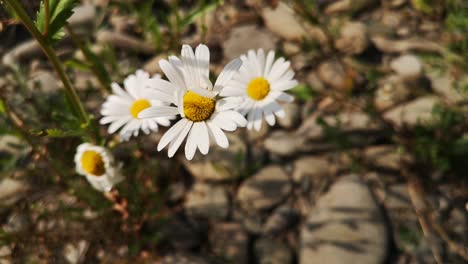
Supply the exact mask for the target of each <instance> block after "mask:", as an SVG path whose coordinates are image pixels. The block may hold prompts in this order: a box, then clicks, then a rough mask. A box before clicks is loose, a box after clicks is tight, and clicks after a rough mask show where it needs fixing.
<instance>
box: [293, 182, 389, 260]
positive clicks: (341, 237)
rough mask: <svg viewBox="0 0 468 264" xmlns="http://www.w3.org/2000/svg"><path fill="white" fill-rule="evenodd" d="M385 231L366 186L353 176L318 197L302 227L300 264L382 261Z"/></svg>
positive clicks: (386, 246) (382, 218)
mask: <svg viewBox="0 0 468 264" xmlns="http://www.w3.org/2000/svg"><path fill="white" fill-rule="evenodd" d="M388 239H389V238H388V234H387V228H386V226H385V222H384V217H383V216H382V214H381V212H380V210H379V207H378V206H377V204H376V202H375V200H374V199H373V196H372V194H371V192H370V190H369V189H368V187H367V186H366V185H365V184H364V183H363V182H362V181H361V180H359V178H358V177H357V176H355V175H350V176H346V177H343V178H341V179H339V180H338V181H337V182H336V183H335V184H333V185H332V186H331V187H330V190H329V192H328V193H326V194H325V195H324V196H322V197H320V198H319V200H318V201H317V204H316V207H315V208H314V209H312V211H311V212H310V214H309V216H308V218H307V221H306V223H305V224H304V226H303V228H302V230H301V249H300V260H299V263H301V264H314V263H320V264H321V263H329V264H333V263H347V262H349V260H353V262H355V263H369V264H370V263H372V264H373V263H384V261H385V259H386V256H387V248H388Z"/></svg>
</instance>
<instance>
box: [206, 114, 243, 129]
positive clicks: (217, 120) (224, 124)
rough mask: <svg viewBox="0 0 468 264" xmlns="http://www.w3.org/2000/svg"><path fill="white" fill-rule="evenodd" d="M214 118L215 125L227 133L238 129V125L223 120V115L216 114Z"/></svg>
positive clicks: (228, 120) (225, 119)
mask: <svg viewBox="0 0 468 264" xmlns="http://www.w3.org/2000/svg"><path fill="white" fill-rule="evenodd" d="M213 116H214V117H213V118H212V119H211V120H212V122H213V124H215V125H217V126H218V127H219V128H221V129H222V130H226V131H234V130H236V128H237V125H236V123H235V122H234V121H232V120H230V119H227V118H223V113H222V112H221V113H216V114H214V115H213Z"/></svg>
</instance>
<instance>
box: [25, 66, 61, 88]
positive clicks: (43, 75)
mask: <svg viewBox="0 0 468 264" xmlns="http://www.w3.org/2000/svg"><path fill="white" fill-rule="evenodd" d="M59 83H60V82H59V80H58V79H57V78H56V77H55V76H54V74H52V73H51V72H49V71H36V72H34V73H33V75H32V76H30V79H29V80H28V86H29V87H38V88H40V89H41V91H43V92H56V91H58V90H59Z"/></svg>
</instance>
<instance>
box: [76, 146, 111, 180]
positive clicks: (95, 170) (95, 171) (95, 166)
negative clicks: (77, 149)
mask: <svg viewBox="0 0 468 264" xmlns="http://www.w3.org/2000/svg"><path fill="white" fill-rule="evenodd" d="M81 167H82V168H83V170H84V171H86V172H87V173H89V174H91V175H94V176H101V175H103V174H104V172H106V168H105V166H104V161H103V160H102V157H101V154H99V153H97V152H96V151H92V150H88V151H85V152H84V153H83V155H82V156H81Z"/></svg>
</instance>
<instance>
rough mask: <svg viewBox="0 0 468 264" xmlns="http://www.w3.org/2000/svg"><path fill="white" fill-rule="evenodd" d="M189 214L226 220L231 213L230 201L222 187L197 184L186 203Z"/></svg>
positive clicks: (188, 195)
mask: <svg viewBox="0 0 468 264" xmlns="http://www.w3.org/2000/svg"><path fill="white" fill-rule="evenodd" d="M185 209H186V211H187V214H188V215H190V216H195V217H206V218H210V219H224V218H225V217H226V216H227V214H228V212H229V201H228V197H227V193H226V190H225V189H224V188H223V187H222V186H216V185H212V184H205V183H195V185H194V186H193V188H192V190H190V191H189V193H188V194H187V199H186V201H185Z"/></svg>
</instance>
